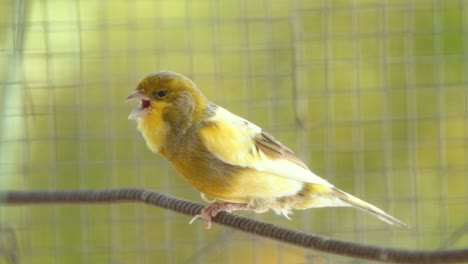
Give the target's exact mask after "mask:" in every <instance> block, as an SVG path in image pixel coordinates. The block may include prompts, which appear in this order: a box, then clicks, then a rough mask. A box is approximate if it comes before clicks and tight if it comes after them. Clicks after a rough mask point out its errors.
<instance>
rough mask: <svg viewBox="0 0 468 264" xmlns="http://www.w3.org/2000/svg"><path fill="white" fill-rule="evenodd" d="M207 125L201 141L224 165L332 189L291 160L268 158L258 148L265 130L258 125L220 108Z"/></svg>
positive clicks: (201, 130)
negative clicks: (245, 168) (257, 140)
mask: <svg viewBox="0 0 468 264" xmlns="http://www.w3.org/2000/svg"><path fill="white" fill-rule="evenodd" d="M207 121H208V124H207V125H206V126H205V127H202V128H201V129H200V139H201V140H202V142H203V143H204V145H205V146H206V147H207V148H208V150H209V151H210V152H211V153H212V154H213V155H214V156H215V157H216V158H218V159H220V160H221V161H223V162H225V163H228V164H231V165H236V166H240V167H248V168H253V169H255V170H258V171H263V172H268V173H271V174H274V175H277V176H281V177H286V178H289V179H292V180H296V181H301V182H308V183H316V184H321V185H325V186H329V187H333V185H332V184H330V183H329V182H327V181H326V180H324V179H322V178H320V177H319V176H317V175H315V174H314V173H312V172H311V171H310V170H308V169H306V168H304V167H302V166H299V165H298V164H296V163H294V162H292V161H290V160H287V159H284V158H270V157H268V156H267V154H265V153H264V152H263V151H262V150H261V149H260V148H259V147H258V146H257V145H256V144H255V137H256V136H257V135H258V134H260V133H262V129H261V128H260V127H258V126H256V125H255V124H252V123H251V122H249V121H247V120H245V119H243V118H241V117H238V116H236V115H234V114H232V113H231V112H229V111H227V110H226V109H224V108H221V107H218V108H217V109H216V112H215V115H213V116H212V117H210V118H209V119H208V120H207Z"/></svg>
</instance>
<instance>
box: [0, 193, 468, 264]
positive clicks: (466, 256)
mask: <svg viewBox="0 0 468 264" xmlns="http://www.w3.org/2000/svg"><path fill="white" fill-rule="evenodd" d="M119 202H143V203H147V204H151V205H156V206H159V207H162V208H166V209H170V210H173V211H176V212H179V213H183V214H187V215H191V216H194V215H196V214H198V213H199V212H200V211H201V210H202V209H203V205H201V204H197V203H194V202H189V201H186V200H182V199H179V198H176V197H172V196H169V195H165V194H160V193H157V192H154V191H149V190H145V189H141V188H123V189H109V190H71V191H0V205H22V204H49V203H50V204H55V203H119ZM213 222H216V223H218V224H222V225H225V226H229V227H232V228H235V229H238V230H242V231H244V232H247V233H251V234H256V235H260V236H263V237H267V238H272V239H275V240H278V241H281V242H285V243H289V244H293V245H296V246H301V247H304V248H308V249H314V250H318V251H323V252H327V253H333V254H337V255H343V256H350V257H355V258H361V259H370V260H376V261H381V262H393V263H455V262H464V261H468V249H461V250H434V251H421V250H413V251H411V250H401V249H391V248H383V247H375V246H370V245H362V244H357V243H353V242H347V241H340V240H336V239H331V238H327V237H323V236H318V235H313V234H308V233H304V232H300V231H295V230H291V229H287V228H283V227H280V226H276V225H272V224H267V223H264V222H260V221H257V220H253V219H249V218H246V217H242V216H238V215H234V214H228V213H224V212H222V213H220V214H218V215H217V216H216V217H215V218H213Z"/></svg>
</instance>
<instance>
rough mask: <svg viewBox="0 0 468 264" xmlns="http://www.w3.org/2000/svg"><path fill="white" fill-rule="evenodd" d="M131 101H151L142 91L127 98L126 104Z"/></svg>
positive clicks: (137, 91)
mask: <svg viewBox="0 0 468 264" xmlns="http://www.w3.org/2000/svg"><path fill="white" fill-rule="evenodd" d="M129 100H149V98H148V97H147V96H146V95H144V94H143V93H142V92H140V90H135V91H133V92H132V93H131V94H129V95H128V96H127V99H125V102H128V101H129Z"/></svg>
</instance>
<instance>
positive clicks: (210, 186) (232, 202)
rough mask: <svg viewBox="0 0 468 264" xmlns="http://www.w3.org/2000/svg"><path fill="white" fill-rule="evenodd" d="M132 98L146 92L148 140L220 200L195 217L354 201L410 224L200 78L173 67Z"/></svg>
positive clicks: (141, 110)
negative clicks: (334, 180) (214, 95)
mask: <svg viewBox="0 0 468 264" xmlns="http://www.w3.org/2000/svg"><path fill="white" fill-rule="evenodd" d="M127 100H140V104H139V106H138V107H137V108H135V109H134V110H133V111H132V112H131V114H130V116H129V117H128V118H129V119H136V120H137V123H138V130H140V131H141V133H142V134H143V137H144V138H145V140H146V143H147V145H148V147H149V148H150V149H151V150H152V151H153V152H155V153H159V154H161V155H162V156H164V157H165V158H166V159H168V160H169V161H170V162H171V163H172V165H173V166H174V167H175V169H176V170H177V171H178V173H180V174H181V175H182V176H183V177H184V178H185V179H186V180H187V181H188V182H189V183H190V184H191V185H192V186H193V187H195V188H196V189H197V190H198V191H200V192H201V195H202V198H203V199H204V200H205V201H208V200H207V199H206V198H205V194H206V195H209V196H211V197H214V198H216V199H218V200H220V201H219V202H216V201H211V203H210V204H209V205H208V206H206V207H205V208H203V210H202V211H201V212H200V214H199V215H197V216H195V217H194V218H193V219H192V221H191V222H190V223H192V222H193V220H195V219H197V218H203V219H204V220H205V227H206V228H210V226H211V219H212V218H213V217H214V216H216V214H218V213H219V212H221V211H226V212H232V211H235V210H253V211H255V212H257V213H262V212H266V211H268V210H269V209H273V210H274V211H275V212H276V213H278V214H283V215H284V216H285V217H287V218H289V217H288V214H289V213H290V212H291V209H307V208H312V207H328V206H353V207H356V208H358V209H361V210H364V211H366V212H368V213H370V214H372V215H374V216H376V217H378V218H379V219H381V220H383V221H385V222H387V223H390V224H393V225H397V226H402V227H406V224H404V223H403V222H401V221H399V220H398V219H396V218H394V217H392V216H390V215H388V214H387V213H385V212H384V211H382V210H381V209H379V208H377V207H375V206H373V205H371V204H369V203H366V202H364V201H362V200H360V199H358V198H356V197H354V196H352V195H350V194H348V193H345V192H344V191H341V190H339V189H338V188H336V187H335V186H333V185H332V184H331V183H329V182H328V181H326V180H324V179H322V178H320V177H319V176H317V175H315V174H314V173H313V172H311V171H310V170H309V168H308V167H307V165H306V164H304V162H302V161H301V160H300V159H299V158H298V157H297V156H296V155H295V154H294V152H292V151H291V150H290V149H289V148H287V147H285V146H284V145H283V144H281V143H280V142H279V141H278V140H276V139H275V138H274V137H273V136H271V135H270V134H268V133H267V132H265V131H263V130H262V129H261V128H260V127H258V126H256V125H255V124H253V123H251V122H249V121H247V120H245V119H243V118H241V117H239V116H236V115H234V114H232V113H231V112H229V111H227V110H226V109H224V108H222V107H220V106H218V105H216V104H214V103H212V102H210V101H209V100H208V99H207V98H206V97H205V96H204V95H203V94H202V93H201V92H200V90H198V88H197V86H196V85H195V83H194V82H192V81H191V80H190V79H188V78H187V77H185V76H183V75H180V74H177V73H174V72H168V71H163V72H157V73H152V74H150V75H148V76H146V77H145V78H144V79H143V80H142V81H141V82H140V83H139V84H138V87H137V89H136V90H135V91H134V92H133V93H131V94H130V95H129V96H128V97H127Z"/></svg>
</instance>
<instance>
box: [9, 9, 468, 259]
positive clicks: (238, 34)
mask: <svg viewBox="0 0 468 264" xmlns="http://www.w3.org/2000/svg"><path fill="white" fill-rule="evenodd" d="M0 12H1V15H0V28H1V30H0V37H1V40H0V45H1V46H0V70H1V74H2V78H1V79H0V85H1V89H0V100H1V102H0V108H1V114H0V190H12V189H21V190H36V189H46V190H62V189H106V188H119V187H128V186H138V187H145V188H148V189H153V190H158V191H160V192H163V193H168V194H171V195H174V196H179V197H183V198H185V199H188V200H194V201H199V202H202V201H201V199H200V197H199V193H198V192H196V191H195V190H194V189H193V188H191V187H190V186H189V185H188V184H187V183H186V182H185V181H184V180H183V179H182V178H181V177H180V176H179V175H177V173H176V172H175V170H174V169H173V168H172V167H171V166H170V165H169V163H167V162H166V161H165V160H163V159H162V158H160V157H158V156H156V155H154V154H153V153H151V152H150V151H149V150H148V149H147V147H146V146H145V142H144V140H143V139H142V137H141V135H140V134H139V133H138V132H137V131H136V129H135V123H134V122H130V121H128V120H127V116H128V114H129V112H130V110H131V108H132V106H131V105H126V104H124V99H125V98H126V96H127V95H128V94H129V93H130V92H132V91H133V90H134V89H135V87H136V84H137V83H138V81H139V80H140V79H142V78H143V77H144V76H146V75H147V74H148V73H151V72H155V71H160V70H171V71H175V72H179V73H181V74H184V75H186V76H188V77H190V78H191V79H192V80H193V81H194V82H195V83H197V85H198V87H199V88H200V90H202V91H203V93H204V94H205V95H206V96H207V97H208V98H209V99H210V100H212V101H213V102H215V103H217V104H219V105H221V106H223V107H225V108H227V109H229V110H230V111H231V112H233V113H235V114H237V115H239V116H242V117H244V118H246V119H248V120H250V121H252V122H254V123H256V124H257V125H259V126H261V127H262V128H263V129H264V130H266V131H268V132H269V133H271V134H273V135H274V136H275V137H276V138H277V139H279V140H281V141H282V142H283V143H284V144H285V145H287V146H289V147H290V148H291V149H293V150H294V151H295V152H296V153H297V154H298V156H300V157H301V158H302V159H303V160H304V162H305V163H306V164H307V165H308V166H309V167H310V168H311V170H312V171H314V172H315V173H316V174H318V175H321V176H322V177H324V178H325V179H327V180H329V181H330V182H331V183H333V184H334V185H335V186H337V187H339V188H340V189H343V190H345V191H347V192H349V193H352V194H354V195H356V196H358V197H360V198H363V199H364V200H366V201H369V202H371V203H373V204H375V205H377V206H379V207H381V208H383V209H385V210H386V211H388V212H389V213H391V214H392V215H394V216H396V217H397V218H399V219H402V220H403V221H405V222H407V223H408V224H409V225H411V226H412V228H411V229H408V230H406V229H400V228H395V227H393V226H387V225H385V223H381V222H380V221H378V220H375V219H374V218H372V217H371V216H368V215H366V214H363V213H361V212H359V211H356V210H351V209H347V208H324V209H311V210H305V211H296V212H294V214H293V215H292V218H293V219H292V220H291V221H289V220H286V219H285V218H283V217H280V216H277V215H275V214H274V213H272V212H268V213H265V214H254V213H250V212H242V213H240V214H243V215H246V216H248V217H252V218H256V219H260V220H262V221H266V222H271V223H274V224H277V225H281V226H286V227H290V228H293V229H298V230H303V231H306V232H313V233H317V234H322V235H325V236H330V237H334V238H338V239H343V240H350V241H356V242H362V243H366V244H371V245H379V246H386V247H400V248H405V249H434V248H461V247H466V246H467V245H468V235H466V232H467V230H468V224H467V218H466V212H467V211H468V203H467V201H468V176H467V174H468V173H467V172H468V154H467V153H468V149H467V144H466V136H467V133H468V122H467V121H468V120H467V118H468V102H467V98H468V77H467V76H468V44H467V43H468V1H466V0H458V1H441V0H439V1H438V0H434V1H417V0H413V1H400V0H398V1H372V0H368V1H364V0H334V1H325V0H324V1H306V0H290V1H267V0H253V1H252V0H251V1H247V0H241V1H216V0H202V1H191V0H177V1H170V0H154V1H153V0H151V1H150V0H138V1H128V0H117V1H91V0H69V1H58V0H42V1H37V0H36V1H35V0H30V1H25V0H17V1H1V2H0ZM189 220H190V219H189V218H187V217H186V216H183V215H179V214H175V213H173V212H170V211H165V210H163V209H159V208H154V207H148V206H144V205H135V204H131V205H120V204H119V205H115V204H114V205H47V206H45V205H29V206H21V207H19V206H18V207H9V206H2V207H0V263H154V262H156V261H157V262H158V263H220V262H223V263H362V260H359V261H358V260H353V259H350V258H345V257H339V256H334V255H328V254H324V253H321V252H316V251H310V250H305V249H300V248H296V247H293V246H290V245H285V244H282V243H279V242H273V241H270V240H266V239H263V238H259V237H255V236H253V235H248V234H244V233H241V232H237V231H235V230H232V229H228V228H225V227H220V226H217V225H215V226H213V228H212V229H211V230H209V231H206V230H204V228H203V225H202V224H199V223H197V222H196V223H195V224H192V225H188V221H189Z"/></svg>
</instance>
